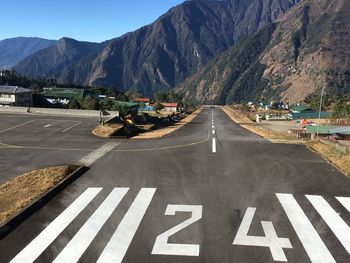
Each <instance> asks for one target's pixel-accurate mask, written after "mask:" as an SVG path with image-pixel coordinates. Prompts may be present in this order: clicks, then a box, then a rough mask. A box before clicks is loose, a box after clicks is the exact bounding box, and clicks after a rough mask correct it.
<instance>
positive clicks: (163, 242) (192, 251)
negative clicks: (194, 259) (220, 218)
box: [152, 205, 202, 256]
mask: <svg viewBox="0 0 350 263" xmlns="http://www.w3.org/2000/svg"><path fill="white" fill-rule="evenodd" d="M176 212H190V213H192V215H191V218H189V219H188V220H186V221H184V222H182V223H181V224H179V225H177V226H175V227H173V228H172V229H170V230H168V231H166V232H164V233H163V234H160V235H159V236H158V237H157V239H156V241H155V243H154V246H153V250H152V254H157V255H173V256H199V245H192V244H169V243H168V239H169V237H170V236H172V235H174V234H176V233H177V232H179V231H181V230H182V229H184V228H186V227H188V226H189V225H191V224H193V223H195V222H197V221H198V220H200V219H201V218H202V206H201V205H168V207H167V209H166V211H165V215H172V216H173V215H175V214H176Z"/></svg>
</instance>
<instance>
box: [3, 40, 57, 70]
mask: <svg viewBox="0 0 350 263" xmlns="http://www.w3.org/2000/svg"><path fill="white" fill-rule="evenodd" d="M56 42H57V41H55V40H47V39H42V38H35V37H18V38H9V39H4V40H1V41H0V69H3V68H6V69H8V68H11V67H13V66H14V65H16V64H17V63H18V62H19V61H21V60H23V59H24V58H26V57H28V56H29V55H32V54H34V53H36V52H38V51H39V50H41V49H44V48H47V47H49V46H52V45H55V44H56Z"/></svg>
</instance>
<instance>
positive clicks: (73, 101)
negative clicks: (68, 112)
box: [68, 98, 81, 109]
mask: <svg viewBox="0 0 350 263" xmlns="http://www.w3.org/2000/svg"><path fill="white" fill-rule="evenodd" d="M68 108H69V109H81V105H80V103H79V100H78V98H73V99H71V100H70V101H69V103H68Z"/></svg>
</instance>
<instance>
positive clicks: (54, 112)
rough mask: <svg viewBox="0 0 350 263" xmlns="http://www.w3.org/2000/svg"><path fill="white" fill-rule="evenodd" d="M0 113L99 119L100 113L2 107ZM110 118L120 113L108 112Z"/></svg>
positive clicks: (96, 111) (93, 111)
mask: <svg viewBox="0 0 350 263" xmlns="http://www.w3.org/2000/svg"><path fill="white" fill-rule="evenodd" d="M0 112H10V113H11V112H12V113H28V114H30V113H33V114H52V115H66V116H86V117H98V116H100V111H98V110H74V109H52V108H34V107H30V108H28V107H0ZM108 113H109V114H110V115H107V116H105V117H108V116H111V117H112V116H113V117H115V116H119V112H118V111H108Z"/></svg>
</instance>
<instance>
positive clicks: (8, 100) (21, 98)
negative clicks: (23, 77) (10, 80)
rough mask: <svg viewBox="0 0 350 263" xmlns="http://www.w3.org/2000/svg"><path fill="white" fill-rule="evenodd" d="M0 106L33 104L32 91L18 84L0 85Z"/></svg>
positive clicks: (29, 105) (27, 105) (28, 105)
mask: <svg viewBox="0 0 350 263" xmlns="http://www.w3.org/2000/svg"><path fill="white" fill-rule="evenodd" d="M0 106H18V107H31V106H33V91H32V90H30V89H25V88H22V87H18V86H0Z"/></svg>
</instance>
